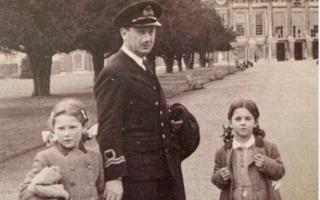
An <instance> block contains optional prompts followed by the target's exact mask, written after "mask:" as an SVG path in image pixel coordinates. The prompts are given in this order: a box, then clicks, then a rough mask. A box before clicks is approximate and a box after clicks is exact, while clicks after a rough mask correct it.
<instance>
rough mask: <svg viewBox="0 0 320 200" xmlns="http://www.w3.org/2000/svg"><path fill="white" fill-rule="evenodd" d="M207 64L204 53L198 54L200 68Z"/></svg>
mask: <svg viewBox="0 0 320 200" xmlns="http://www.w3.org/2000/svg"><path fill="white" fill-rule="evenodd" d="M206 63H207V57H206V52H200V53H199V64H200V66H201V67H206Z"/></svg>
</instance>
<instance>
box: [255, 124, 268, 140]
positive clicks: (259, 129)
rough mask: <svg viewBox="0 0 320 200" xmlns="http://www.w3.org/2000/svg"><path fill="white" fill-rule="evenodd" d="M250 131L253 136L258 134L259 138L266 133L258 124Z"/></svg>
mask: <svg viewBox="0 0 320 200" xmlns="http://www.w3.org/2000/svg"><path fill="white" fill-rule="evenodd" d="M252 132H253V134H254V135H255V136H259V137H261V138H264V137H265V136H266V133H265V132H264V130H263V129H261V128H260V126H259V125H257V126H256V127H255V128H254V129H253V131H252Z"/></svg>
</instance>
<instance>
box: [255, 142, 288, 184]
mask: <svg viewBox="0 0 320 200" xmlns="http://www.w3.org/2000/svg"><path fill="white" fill-rule="evenodd" d="M265 146H266V147H268V148H266V152H267V156H266V157H265V159H266V164H265V166H264V167H263V168H262V169H260V171H261V172H262V173H263V175H265V176H266V177H268V178H269V179H270V180H273V181H276V180H279V179H281V178H282V177H283V176H284V174H285V168H284V165H283V163H282V161H281V158H280V153H279V151H278V148H277V146H276V145H275V144H272V143H266V145H265Z"/></svg>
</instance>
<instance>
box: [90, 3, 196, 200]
mask: <svg viewBox="0 0 320 200" xmlns="http://www.w3.org/2000/svg"><path fill="white" fill-rule="evenodd" d="M161 15H162V8H161V6H160V5H159V4H158V3H155V2H153V1H142V2H141V1H140V2H138V3H134V4H131V5H129V6H128V7H126V8H125V9H123V10H122V11H120V13H119V14H118V15H117V16H116V17H115V18H114V20H113V23H114V25H115V26H117V27H118V28H119V30H120V34H121V37H122V39H123V45H122V47H121V49H120V50H119V51H118V52H117V53H115V54H114V55H112V56H111V57H109V58H108V61H107V66H106V67H105V68H104V69H103V71H102V72H101V74H100V76H99V77H98V79H97V81H96V83H95V87H94V92H95V97H96V101H97V110H98V122H99V128H98V136H97V141H98V143H99V147H100V151H101V153H102V155H103V160H104V168H105V178H106V186H105V188H106V193H105V195H106V196H107V199H108V200H109V199H110V200H120V199H121V198H122V196H123V199H125V200H169V199H172V200H184V199H185V192H184V186H183V178H182V172H181V162H182V160H183V159H184V158H186V157H187V156H188V155H190V154H191V153H192V152H193V151H194V150H195V148H196V146H197V145H198V143H199V138H198V134H199V129H198V125H197V122H196V121H195V119H194V118H193V116H192V115H191V114H190V113H188V111H187V110H186V109H185V108H184V107H183V106H182V105H176V106H175V107H174V108H173V109H175V110H178V111H179V112H176V114H175V115H172V114H170V112H171V111H170V109H168V107H167V103H166V99H165V96H164V93H163V90H162V88H161V86H160V84H159V81H158V79H157V77H156V75H155V72H154V71H152V70H151V69H150V67H149V66H148V64H147V62H146V58H145V56H146V55H147V54H148V53H149V52H150V51H151V49H152V48H153V45H154V41H155V34H156V29H157V27H160V26H161V24H160V22H159V21H158V18H159V17H160V16H161ZM183 111H185V112H184V113H185V116H187V117H182V115H181V112H182V113H183ZM170 116H172V117H171V118H170ZM183 129H184V133H181V132H182V130H183ZM190 130H193V132H194V133H196V135H197V136H196V139H191V140H190V139H188V135H184V136H183V138H179V137H178V135H179V134H186V133H187V132H188V131H190ZM190 135H192V134H190ZM183 140H184V141H186V143H184V144H186V145H183V144H182V145H179V142H177V141H183ZM190 141H191V142H190ZM190 144H191V146H192V147H191V150H190V148H189V147H190ZM184 147H186V148H184ZM188 148H189V151H188Z"/></svg>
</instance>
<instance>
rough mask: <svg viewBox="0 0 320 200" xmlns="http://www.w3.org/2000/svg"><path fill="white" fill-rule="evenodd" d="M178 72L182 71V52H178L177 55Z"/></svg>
mask: <svg viewBox="0 0 320 200" xmlns="http://www.w3.org/2000/svg"><path fill="white" fill-rule="evenodd" d="M176 59H177V62H178V68H179V72H182V54H178V55H177V57H176Z"/></svg>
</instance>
